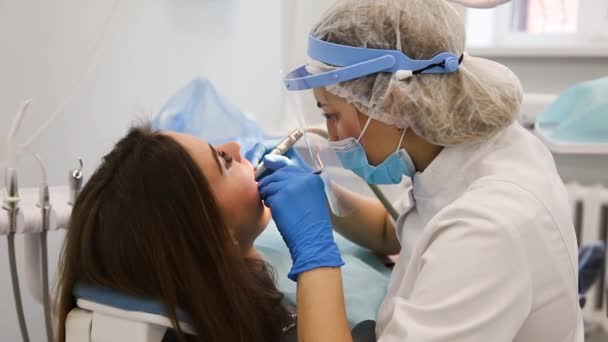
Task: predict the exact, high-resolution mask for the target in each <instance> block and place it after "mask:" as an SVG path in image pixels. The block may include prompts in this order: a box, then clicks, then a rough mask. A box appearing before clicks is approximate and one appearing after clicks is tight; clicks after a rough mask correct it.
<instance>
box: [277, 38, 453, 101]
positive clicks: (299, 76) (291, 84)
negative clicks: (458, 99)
mask: <svg viewBox="0 0 608 342" xmlns="http://www.w3.org/2000/svg"><path fill="white" fill-rule="evenodd" d="M308 56H309V57H310V58H312V59H314V60H316V61H319V62H322V63H325V64H328V65H332V66H336V67H338V69H336V70H332V71H328V72H324V73H320V74H316V75H312V74H310V73H309V72H308V71H306V67H305V66H301V67H299V68H297V69H295V70H293V71H292V72H290V73H289V74H288V75H287V76H286V77H285V79H284V82H285V86H286V87H287V90H289V91H296V90H306V89H314V88H320V87H325V86H328V85H332V84H336V83H340V82H345V81H350V80H354V79H357V78H361V77H364V76H367V75H371V74H374V73H379V72H387V73H396V74H397V76H398V77H399V78H401V79H403V78H407V77H408V76H412V75H416V74H421V73H425V74H447V73H453V72H456V71H457V70H458V68H459V66H460V63H461V62H462V56H460V57H458V56H456V55H455V54H453V53H451V52H442V53H440V54H438V55H436V56H435V57H433V58H431V59H428V60H416V59H411V58H409V57H408V56H406V55H405V54H404V53H403V52H401V51H397V50H382V49H368V48H360V47H353V46H347V45H339V44H334V43H329V42H326V41H323V40H320V39H317V38H315V37H313V36H309V37H308Z"/></svg>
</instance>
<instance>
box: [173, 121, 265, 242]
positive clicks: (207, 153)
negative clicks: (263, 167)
mask: <svg viewBox="0 0 608 342" xmlns="http://www.w3.org/2000/svg"><path fill="white" fill-rule="evenodd" d="M164 134H167V135H168V136H170V137H172V138H173V139H175V141H177V142H178V143H179V144H180V145H182V146H183V147H184V148H185V149H186V151H188V153H189V154H190V156H191V157H192V159H193V160H194V161H195V162H196V164H197V165H198V166H199V168H200V169H201V171H202V172H203V174H204V175H205V177H206V178H207V180H208V181H209V184H210V186H211V190H212V192H213V195H214V196H215V198H216V200H217V204H218V206H219V208H220V210H221V215H222V217H223V219H224V222H226V224H227V225H228V228H229V229H230V230H231V231H232V233H233V235H234V238H236V239H237V240H238V242H239V245H240V246H241V247H242V248H249V247H250V246H252V245H253V241H254V240H255V239H256V237H257V236H258V235H260V233H261V232H262V231H263V230H264V228H265V227H266V226H267V225H268V221H269V220H270V211H269V210H268V208H266V207H265V206H264V205H263V204H262V200H261V198H260V194H259V192H258V188H257V184H256V181H255V177H254V170H253V166H252V165H251V163H249V161H247V159H245V158H241V151H240V146H239V144H238V143H234V142H232V143H227V144H223V145H217V146H213V147H212V146H211V145H209V144H208V143H207V142H206V141H204V140H201V139H199V138H197V137H194V136H191V135H187V134H181V133H174V132H165V133H164ZM243 252H247V251H246V250H243Z"/></svg>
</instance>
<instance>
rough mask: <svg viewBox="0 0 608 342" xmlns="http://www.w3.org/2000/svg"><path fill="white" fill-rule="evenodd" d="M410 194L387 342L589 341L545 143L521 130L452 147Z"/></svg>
mask: <svg viewBox="0 0 608 342" xmlns="http://www.w3.org/2000/svg"><path fill="white" fill-rule="evenodd" d="M412 194H413V198H414V201H415V205H414V206H413V208H411V210H409V212H407V213H405V214H403V215H401V216H400V217H399V219H398V221H397V236H398V239H399V240H400V242H401V245H402V250H401V254H400V258H399V260H398V262H397V264H396V265H395V268H394V271H393V274H392V277H391V280H390V283H389V288H388V293H387V296H386V298H385V299H384V302H383V304H382V306H381V307H380V311H379V314H378V321H377V326H376V336H377V337H378V340H379V341H381V342H397V341H399V342H461V341H462V342H464V341H466V342H507V341H509V342H511V341H514V342H582V341H583V327H582V316H581V311H580V308H579V304H578V293H577V289H578V285H577V282H578V275H577V269H578V250H577V243H576V235H575V231H574V228H573V224H572V218H571V214H570V212H571V209H570V207H569V204H568V195H567V193H566V190H565V187H564V185H563V183H562V181H561V179H560V177H559V175H558V174H557V170H556V168H555V163H554V160H553V157H552V155H551V153H550V152H549V151H548V150H547V148H546V147H545V146H544V145H543V144H542V143H541V142H540V141H539V140H538V139H536V137H534V136H533V135H532V134H531V133H529V132H527V131H526V130H525V129H523V128H522V127H521V126H520V125H518V124H513V125H511V126H510V127H508V128H506V129H505V130H504V131H502V132H501V133H499V134H498V135H496V136H494V137H493V138H491V139H490V140H488V141H486V142H483V143H481V144H476V145H469V146H456V147H446V148H444V149H443V151H442V152H441V153H440V154H439V155H438V156H437V158H435V160H434V161H433V162H432V163H431V165H429V167H428V168H427V169H426V170H424V172H422V173H418V174H416V175H415V176H414V178H413V190H412Z"/></svg>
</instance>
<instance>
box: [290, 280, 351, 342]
mask: <svg viewBox="0 0 608 342" xmlns="http://www.w3.org/2000/svg"><path fill="white" fill-rule="evenodd" d="M297 311H298V341H300V342H315V341H335V342H352V337H351V335H350V329H349V327H348V320H347V319H346V309H345V306H344V293H343V291H342V272H341V271H340V268H317V269H314V270H310V271H306V272H303V273H301V274H300V275H298V309H297Z"/></svg>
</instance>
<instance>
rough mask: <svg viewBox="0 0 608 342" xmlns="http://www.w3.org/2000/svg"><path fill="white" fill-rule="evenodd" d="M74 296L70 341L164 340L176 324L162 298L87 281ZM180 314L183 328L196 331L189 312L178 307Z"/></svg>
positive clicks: (68, 329)
mask: <svg viewBox="0 0 608 342" xmlns="http://www.w3.org/2000/svg"><path fill="white" fill-rule="evenodd" d="M74 297H75V299H76V308H74V309H72V310H71V311H70V313H69V314H68V317H67V319H66V322H65V330H66V342H161V341H163V338H164V337H165V334H166V333H167V330H168V329H171V328H172V327H173V326H172V325H171V321H170V320H169V319H168V318H167V317H166V316H165V310H164V307H163V305H162V304H161V303H160V302H159V301H155V300H150V299H143V298H136V297H133V296H129V295H126V294H124V293H121V292H119V291H114V290H107V289H100V288H94V287H90V286H84V285H78V286H76V288H74ZM177 316H178V320H179V321H180V326H181V328H182V329H183V331H184V332H185V333H188V334H194V330H193V329H192V327H191V326H190V325H189V324H188V323H185V321H187V318H186V317H185V314H184V313H183V312H181V311H180V310H178V312H177Z"/></svg>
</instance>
